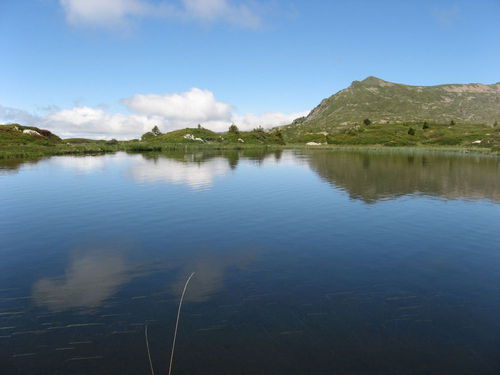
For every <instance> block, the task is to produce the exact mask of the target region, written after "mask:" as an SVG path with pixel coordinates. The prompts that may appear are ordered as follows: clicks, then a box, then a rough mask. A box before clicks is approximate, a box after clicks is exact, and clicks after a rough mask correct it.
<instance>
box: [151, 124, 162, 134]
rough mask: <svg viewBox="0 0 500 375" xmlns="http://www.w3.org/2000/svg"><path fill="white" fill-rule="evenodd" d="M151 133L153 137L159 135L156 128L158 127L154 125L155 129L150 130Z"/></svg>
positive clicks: (159, 132)
mask: <svg viewBox="0 0 500 375" xmlns="http://www.w3.org/2000/svg"><path fill="white" fill-rule="evenodd" d="M151 133H153V135H154V136H155V137H157V136H159V135H161V131H160V129H159V128H158V126H156V125H155V127H154V128H153V129H152V130H151Z"/></svg>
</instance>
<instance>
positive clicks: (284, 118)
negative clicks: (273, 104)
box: [232, 111, 309, 130]
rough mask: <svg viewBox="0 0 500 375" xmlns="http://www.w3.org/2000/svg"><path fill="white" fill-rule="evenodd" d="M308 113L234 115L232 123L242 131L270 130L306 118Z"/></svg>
mask: <svg viewBox="0 0 500 375" xmlns="http://www.w3.org/2000/svg"><path fill="white" fill-rule="evenodd" d="M308 113H309V112H308V111H305V112H295V113H280V112H267V113H262V114H260V115H255V114H251V113H249V114H245V115H234V116H233V117H232V121H233V122H234V123H235V124H238V127H239V128H240V129H243V130H249V129H253V128H255V127H257V126H262V127H264V128H272V127H274V126H280V125H287V124H290V123H291V122H292V121H293V120H295V119H296V118H299V117H303V116H306V115H307V114H308Z"/></svg>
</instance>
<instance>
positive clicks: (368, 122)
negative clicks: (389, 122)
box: [363, 118, 372, 126]
mask: <svg viewBox="0 0 500 375" xmlns="http://www.w3.org/2000/svg"><path fill="white" fill-rule="evenodd" d="M363 124H365V125H366V126H370V125H371V124H372V122H371V120H370V119H369V118H365V119H364V120H363Z"/></svg>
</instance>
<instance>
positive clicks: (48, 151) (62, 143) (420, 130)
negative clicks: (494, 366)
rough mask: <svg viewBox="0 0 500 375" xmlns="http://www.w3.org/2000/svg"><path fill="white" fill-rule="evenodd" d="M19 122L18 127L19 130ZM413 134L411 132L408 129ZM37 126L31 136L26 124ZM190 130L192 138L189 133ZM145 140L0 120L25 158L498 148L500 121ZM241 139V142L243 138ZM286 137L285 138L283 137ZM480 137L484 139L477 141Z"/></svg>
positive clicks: (3, 137) (9, 149)
mask: <svg viewBox="0 0 500 375" xmlns="http://www.w3.org/2000/svg"><path fill="white" fill-rule="evenodd" d="M16 128H17V130H16ZM410 128H412V129H414V130H415V132H414V135H411V134H408V133H409V129H410ZM26 129H29V130H34V131H37V132H39V133H40V134H42V136H40V137H39V136H32V135H29V134H25V133H23V130H26ZM186 134H191V135H192V136H193V137H194V138H200V139H202V140H203V141H199V140H193V139H190V138H186V137H185V136H186ZM146 138H147V140H142V141H138V140H132V141H116V140H111V141H103V140H100V141H96V140H88V139H84V138H72V139H61V138H59V137H57V136H55V135H54V134H52V133H50V132H48V131H45V130H43V129H38V128H35V127H24V126H21V125H16V124H13V125H2V126H0V159H23V158H24V159H27V158H39V157H44V156H51V155H97V154H104V153H114V152H118V151H125V152H131V153H133V152H168V151H181V150H184V151H197V150H200V151H201V150H252V149H256V150H262V149H266V150H269V149H271V150H273V149H276V150H279V149H284V148H304V147H309V146H307V145H306V143H307V142H316V143H321V144H322V145H321V146H311V147H312V148H316V149H317V148H321V149H325V148H340V149H346V148H350V149H352V148H368V149H397V150H400V149H418V150H433V151H439V150H441V151H448V152H474V153H485V154H500V127H491V126H486V125H474V124H456V125H454V126H450V125H449V124H439V123H429V124H428V128H426V129H424V126H423V123H398V124H372V125H369V126H365V125H356V126H351V127H349V128H346V129H343V130H338V131H336V132H331V133H325V132H323V133H303V134H299V135H289V136H288V137H286V136H285V137H283V136H282V135H281V134H280V133H279V132H277V131H271V132H265V131H262V130H254V131H250V132H239V133H226V134H218V133H214V132H212V131H210V130H207V129H203V128H201V129H196V128H195V129H181V130H177V131H174V132H170V133H167V134H163V135H160V136H156V137H155V136H153V137H152V138H151V137H149V138H148V137H146ZM241 140H243V142H241ZM285 141H286V142H285ZM476 141H481V143H478V144H476V143H474V142H476Z"/></svg>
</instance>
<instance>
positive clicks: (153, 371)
mask: <svg viewBox="0 0 500 375" xmlns="http://www.w3.org/2000/svg"><path fill="white" fill-rule="evenodd" d="M144 335H145V336H146V348H147V349H148V358H149V368H150V369H151V375H155V370H154V369H153V361H152V360H151V352H150V351H149V340H148V325H147V324H146V325H145V326H144Z"/></svg>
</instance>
